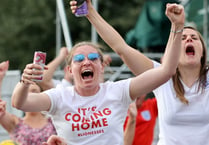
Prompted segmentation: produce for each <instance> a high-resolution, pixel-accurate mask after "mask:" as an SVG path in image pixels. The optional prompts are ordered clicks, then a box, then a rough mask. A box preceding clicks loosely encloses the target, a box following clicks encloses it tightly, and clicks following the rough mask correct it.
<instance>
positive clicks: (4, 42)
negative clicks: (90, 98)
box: [0, 0, 209, 71]
mask: <svg viewBox="0 0 209 145" xmlns="http://www.w3.org/2000/svg"><path fill="white" fill-rule="evenodd" d="M93 2H94V4H95V6H96V7H97V9H98V11H99V13H100V14H101V15H102V16H103V17H104V18H105V19H106V20H107V21H108V23H110V24H111V25H112V26H113V27H114V28H115V29H117V31H118V32H119V33H120V34H121V35H122V36H123V37H124V39H125V40H126V41H127V43H128V44H130V45H131V46H134V47H135V48H136V49H139V50H141V51H143V52H157V53H158V52H163V51H164V48H165V44H166V42H167V38H168V33H169V30H170V24H169V21H168V19H167V17H166V16H165V14H164V13H165V5H166V3H168V2H171V3H173V2H176V3H182V4H183V5H184V6H185V10H186V13H187V14H186V16H187V22H188V23H189V24H191V25H195V26H197V28H198V29H199V30H200V32H201V33H202V34H203V35H204V38H205V39H206V40H207V43H208V36H207V35H208V34H207V33H208V9H209V8H208V0H198V1H197V0H183V1H179V0H131V1H126V0H114V1H108V0H107V1H105V2H104V1H102V0H93ZM68 3H69V0H65V1H64V0H30V1H28V0H9V1H8V0H1V5H0V22H1V23H0V36H1V39H0V61H4V60H9V61H10V69H13V70H16V69H18V70H21V71H22V69H23V68H24V66H25V64H27V63H30V62H32V60H33V54H34V51H37V50H39V51H44V52H47V62H49V61H51V60H52V59H53V58H54V57H55V56H56V53H57V52H59V51H58V49H59V47H61V46H67V45H68V47H70V46H69V45H74V44H75V43H76V42H78V41H83V40H92V41H97V42H99V43H101V44H104V42H103V41H102V40H101V39H100V38H98V37H97V36H96V34H95V32H94V31H92V29H91V25H90V23H89V22H88V20H87V19H86V18H84V17H79V18H78V17H75V16H74V15H73V14H72V13H71V11H70V7H69V4H68ZM60 5H61V6H60ZM58 6H59V7H60V8H59V9H58V8H57V7H58ZM63 12H64V15H63ZM206 12H207V13H206ZM60 15H62V16H61V17H63V16H64V17H65V18H66V19H65V20H66V25H67V27H68V29H65V33H68V36H67V34H64V33H63V29H62V28H63V27H62V23H61V22H60ZM63 22H64V23H65V21H63ZM60 23H61V24H60ZM66 31H68V32H66ZM90 34H91V35H90ZM92 37H93V38H92ZM66 39H68V41H71V42H66ZM104 45H105V44H104ZM105 46H106V45H105ZM105 51H106V52H111V49H110V48H108V46H106V49H105Z"/></svg>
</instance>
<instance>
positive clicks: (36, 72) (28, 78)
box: [21, 63, 47, 84]
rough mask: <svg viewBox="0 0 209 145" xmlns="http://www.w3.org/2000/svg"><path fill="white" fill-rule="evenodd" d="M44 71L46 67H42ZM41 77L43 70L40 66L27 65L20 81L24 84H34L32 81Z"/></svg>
mask: <svg viewBox="0 0 209 145" xmlns="http://www.w3.org/2000/svg"><path fill="white" fill-rule="evenodd" d="M44 69H47V67H45V66H44ZM42 75H43V69H42V66H40V65H38V64H33V63H30V64H27V65H26V67H25V69H24V71H23V73H22V77H21V81H22V82H23V83H24V84H35V82H34V81H33V80H36V79H38V80H39V79H40V77H42Z"/></svg>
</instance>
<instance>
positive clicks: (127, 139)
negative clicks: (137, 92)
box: [124, 102, 137, 145]
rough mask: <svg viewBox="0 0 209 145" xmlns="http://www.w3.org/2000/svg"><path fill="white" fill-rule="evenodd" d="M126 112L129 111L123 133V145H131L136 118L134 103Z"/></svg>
mask: <svg viewBox="0 0 209 145" xmlns="http://www.w3.org/2000/svg"><path fill="white" fill-rule="evenodd" d="M128 111H129V112H128V116H129V118H128V121H127V124H126V128H125V131H124V145H132V144H133V140H134V135H135V129H136V116H137V108H136V103H135V102H133V103H131V104H130V105H129V108H128Z"/></svg>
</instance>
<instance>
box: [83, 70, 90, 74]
mask: <svg viewBox="0 0 209 145" xmlns="http://www.w3.org/2000/svg"><path fill="white" fill-rule="evenodd" d="M85 72H92V71H91V70H84V71H83V73H85Z"/></svg>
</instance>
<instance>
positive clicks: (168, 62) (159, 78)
mask: <svg viewBox="0 0 209 145" xmlns="http://www.w3.org/2000/svg"><path fill="white" fill-rule="evenodd" d="M166 15H167V17H168V18H169V19H170V21H171V23H172V26H171V32H170V36H169V42H168V45H167V47H166V51H165V55H164V57H163V61H162V65H161V66H160V67H158V68H154V69H151V70H148V71H146V72H145V73H143V74H141V75H139V76H137V77H136V78H134V79H132V81H131V84H130V94H131V97H132V99H135V98H136V97H137V96H141V95H142V94H146V93H148V92H151V91H152V90H153V89H155V88H157V87H159V86H160V85H162V84H163V83H165V82H166V81H167V80H169V79H170V78H171V77H172V75H174V74H175V73H176V68H177V65H178V62H179V57H180V50H181V39H182V32H183V27H184V20H185V14H184V8H183V6H181V5H177V4H167V5H166ZM142 82H143V83H142ZM139 84H140V85H139Z"/></svg>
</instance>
